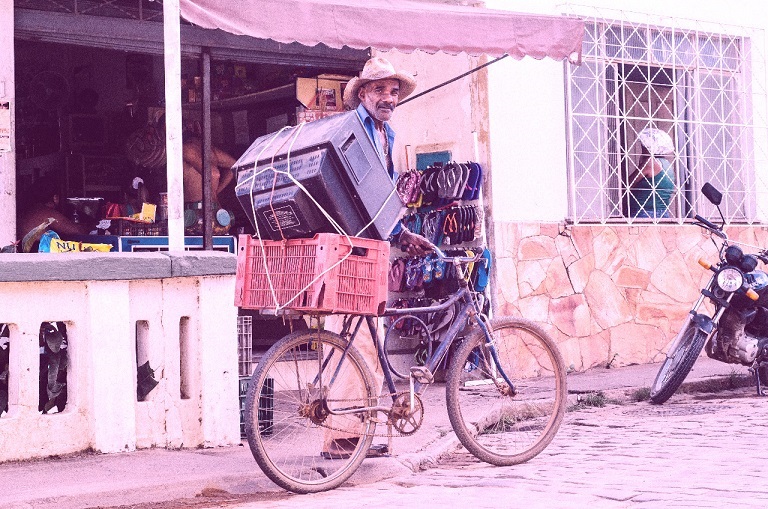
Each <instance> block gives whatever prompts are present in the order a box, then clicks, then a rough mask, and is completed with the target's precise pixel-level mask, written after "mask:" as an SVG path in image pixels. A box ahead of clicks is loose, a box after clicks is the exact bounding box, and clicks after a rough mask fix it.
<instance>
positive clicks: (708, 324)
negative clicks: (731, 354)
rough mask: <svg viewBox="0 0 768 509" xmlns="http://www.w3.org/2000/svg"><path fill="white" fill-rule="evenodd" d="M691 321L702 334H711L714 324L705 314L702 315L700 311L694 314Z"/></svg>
mask: <svg viewBox="0 0 768 509" xmlns="http://www.w3.org/2000/svg"><path fill="white" fill-rule="evenodd" d="M691 321H692V322H693V324H694V325H695V326H696V328H698V329H699V330H700V331H701V332H703V333H704V334H711V333H712V329H714V328H715V324H714V323H713V322H712V319H711V318H710V317H708V316H707V315H702V314H701V313H699V314H697V315H696V316H694V317H693V318H692V319H691Z"/></svg>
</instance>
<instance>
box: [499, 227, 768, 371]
mask: <svg viewBox="0 0 768 509" xmlns="http://www.w3.org/2000/svg"><path fill="white" fill-rule="evenodd" d="M494 229H495V245H496V252H495V253H496V295H495V297H496V308H495V309H496V313H497V314H508V315H515V316H523V317H526V318H528V319H531V320H534V321H537V322H540V323H542V324H543V325H544V326H545V328H546V329H547V330H548V331H549V332H550V333H551V334H552V335H553V336H554V337H555V338H556V340H557V342H558V345H559V346H560V349H561V352H562V353H563V356H564V357H565V360H566V365H567V366H569V367H570V368H571V369H574V370H577V371H580V370H585V369H588V368H590V367H594V366H605V365H607V364H610V365H612V366H624V365H628V364H635V363H648V362H657V361H660V360H661V358H662V356H663V354H664V352H665V350H666V346H667V344H668V343H669V342H670V341H671V340H672V339H673V338H674V336H675V335H676V334H677V331H678V329H679V327H680V326H681V324H682V322H683V320H684V319H685V317H686V314H687V312H688V311H689V310H690V308H691V306H692V304H693V302H694V301H695V300H696V298H697V297H698V295H699V291H700V289H701V287H702V285H703V284H704V283H706V281H707V280H708V279H709V277H710V276H711V273H710V272H709V271H707V270H705V269H703V268H702V267H701V266H700V265H699V264H698V263H697V262H698V259H699V258H702V257H704V258H705V259H707V260H709V261H711V262H715V261H716V260H717V249H716V248H715V246H714V244H713V243H712V241H711V240H710V239H709V237H708V236H705V235H704V233H703V230H702V229H700V228H699V227H697V226H693V225H656V226H654V225H648V226H645V225H643V226H634V225H633V226H628V225H580V226H572V225H567V226H566V225H564V224H557V223H496V224H495V225H494ZM727 232H728V234H729V236H730V238H731V239H734V240H738V241H741V242H744V243H746V244H750V245H753V246H768V231H766V228H763V227H748V226H734V227H730V228H729V229H728V230H727ZM745 251H746V252H750V251H752V252H754V251H756V249H753V250H750V249H749V248H748V247H745Z"/></svg>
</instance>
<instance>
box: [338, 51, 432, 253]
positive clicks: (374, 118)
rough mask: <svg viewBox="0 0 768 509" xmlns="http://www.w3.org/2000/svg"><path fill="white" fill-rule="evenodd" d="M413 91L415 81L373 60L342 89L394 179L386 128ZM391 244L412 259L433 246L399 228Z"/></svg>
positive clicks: (346, 102)
mask: <svg viewBox="0 0 768 509" xmlns="http://www.w3.org/2000/svg"><path fill="white" fill-rule="evenodd" d="M415 89H416V80H415V79H414V78H413V76H411V75H410V74H408V73H406V72H402V71H401V72H396V71H395V67H394V66H393V65H392V64H391V63H390V62H389V61H388V60H386V59H384V58H381V57H374V58H371V59H370V60H368V61H367V62H366V63H365V66H364V67H363V72H362V73H360V76H359V77H355V78H352V79H351V80H349V83H347V87H346V88H345V89H344V105H345V106H347V107H348V108H350V109H354V110H355V111H356V112H357V114H358V116H359V117H360V120H362V121H363V126H365V130H366V132H367V133H368V136H369V137H370V138H371V141H373V145H374V147H375V148H376V152H377V153H378V154H379V157H380V158H381V161H382V163H384V167H385V168H387V170H388V171H389V175H390V176H391V177H392V178H393V179H394V178H395V169H394V163H393V159H392V152H393V146H394V143H395V131H393V130H392V128H391V127H390V125H389V120H391V119H392V114H393V113H394V111H395V107H397V104H398V102H400V100H401V99H405V98H406V97H408V96H409V95H411V94H412V93H413V91H414V90H415ZM392 241H393V243H399V244H401V246H402V249H403V251H406V252H407V253H408V254H410V255H412V256H419V255H425V254H427V253H429V252H430V251H432V244H430V243H429V242H428V241H427V239H425V238H424V237H422V236H420V235H416V234H414V233H411V232H410V231H408V230H407V229H405V228H403V227H402V226H400V225H398V226H397V227H396V228H395V230H394V232H393V235H392Z"/></svg>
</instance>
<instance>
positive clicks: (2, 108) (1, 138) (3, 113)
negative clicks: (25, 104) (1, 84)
mask: <svg viewBox="0 0 768 509" xmlns="http://www.w3.org/2000/svg"><path fill="white" fill-rule="evenodd" d="M10 151H11V103H10V102H0V152H10Z"/></svg>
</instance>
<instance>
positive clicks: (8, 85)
mask: <svg viewBox="0 0 768 509" xmlns="http://www.w3.org/2000/svg"><path fill="white" fill-rule="evenodd" d="M0 13H2V16H0V48H3V50H2V51H0V102H10V103H11V122H13V109H14V106H13V103H14V102H15V91H14V85H13V74H14V70H13V0H0ZM11 131H13V129H11ZM13 143H14V140H13V137H12V138H11V144H13ZM15 239H16V154H15V152H13V151H11V152H0V247H3V246H6V245H8V244H10V243H11V242H13V241H14V240H15Z"/></svg>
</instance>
